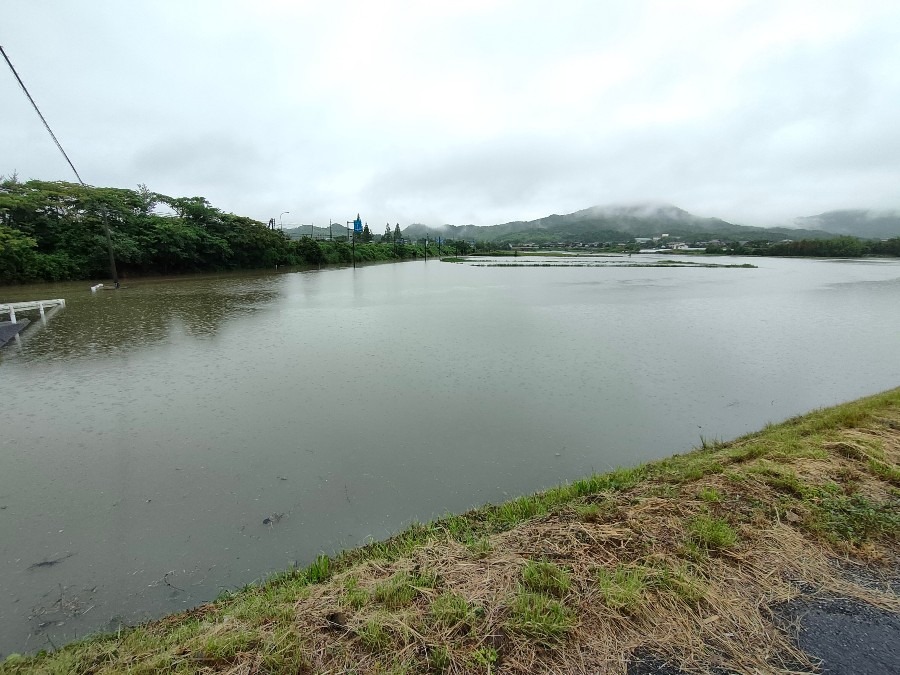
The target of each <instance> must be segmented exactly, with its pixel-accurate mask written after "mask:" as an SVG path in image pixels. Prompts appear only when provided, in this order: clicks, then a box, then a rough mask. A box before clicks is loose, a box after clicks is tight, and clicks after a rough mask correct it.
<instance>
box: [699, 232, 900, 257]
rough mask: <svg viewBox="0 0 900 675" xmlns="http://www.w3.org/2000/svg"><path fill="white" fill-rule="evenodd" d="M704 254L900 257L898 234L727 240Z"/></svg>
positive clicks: (899, 238) (709, 248)
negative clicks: (893, 236) (875, 238)
mask: <svg viewBox="0 0 900 675" xmlns="http://www.w3.org/2000/svg"><path fill="white" fill-rule="evenodd" d="M706 252H707V253H731V254H733V255H766V256H778V257H803V258H861V257H863V256H867V255H884V256H900V237H895V238H893V239H884V240H873V239H858V238H857V237H848V236H843V237H833V238H831V239H798V240H794V241H777V242H770V241H765V240H759V241H747V242H744V243H739V242H729V243H726V244H721V245H719V244H717V245H712V246H708V247H707V248H706Z"/></svg>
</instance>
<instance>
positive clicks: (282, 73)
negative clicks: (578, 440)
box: [0, 0, 900, 232]
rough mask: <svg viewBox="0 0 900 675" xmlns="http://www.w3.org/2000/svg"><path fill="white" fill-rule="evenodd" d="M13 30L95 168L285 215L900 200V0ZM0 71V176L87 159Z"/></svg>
mask: <svg viewBox="0 0 900 675" xmlns="http://www.w3.org/2000/svg"><path fill="white" fill-rule="evenodd" d="M0 45H2V46H3V47H4V49H5V50H6V53H7V55H8V56H9V58H10V60H11V61H12V63H13V65H14V66H15V67H16V69H17V71H18V72H19V75H20V77H21V78H22V79H23V81H24V82H25V85H26V86H27V87H28V89H29V91H30V93H31V95H32V96H33V97H34V99H35V101H36V102H37V104H38V105H39V106H40V108H41V110H42V112H43V113H44V116H45V117H46V118H47V120H48V122H49V123H50V125H51V127H52V128H53V130H54V131H55V133H56V135H57V137H58V138H59V140H60V142H61V143H62V145H63V147H64V148H65V149H66V151H67V153H68V154H69V156H70V158H71V159H72V161H73V162H74V164H75V167H76V168H77V169H78V171H79V173H80V174H81V176H82V178H83V179H84V180H85V182H86V183H88V184H91V185H98V186H99V185H102V186H115V187H124V188H134V187H136V186H137V185H138V184H145V185H147V186H148V187H149V188H150V189H151V190H154V191H156V192H161V193H164V194H167V195H170V196H174V197H182V196H188V197H190V196H203V197H206V198H207V199H208V200H209V201H210V202H211V203H212V204H213V205H214V206H216V207H218V208H220V209H222V210H223V211H227V212H232V213H237V214H240V215H247V216H250V217H253V218H256V219H258V220H261V221H263V222H265V221H267V220H268V219H269V218H271V217H275V218H276V219H279V218H280V219H281V221H282V222H283V223H284V225H285V227H288V226H295V225H300V224H306V225H308V224H310V223H314V224H315V225H327V224H328V221H329V219H331V220H333V221H335V222H342V223H344V222H346V221H347V220H350V219H352V218H353V217H355V215H356V214H357V213H359V214H360V215H361V217H362V219H363V220H364V221H366V222H368V223H369V224H370V227H372V229H373V230H374V231H376V232H380V231H381V227H382V225H381V224H382V223H388V222H389V223H391V224H394V223H400V225H401V227H405V226H406V225H408V224H410V223H413V222H417V223H424V224H426V225H430V226H439V225H441V224H445V223H449V224H454V225H463V224H475V225H492V224H495V223H502V222H508V221H512V220H531V219H535V218H540V217H542V216H546V215H549V214H552V213H558V214H563V213H571V212H573V211H577V210H580V209H584V208H588V207H590V206H595V205H607V204H629V203H634V202H644V201H653V202H667V203H671V204H675V205H677V206H679V207H681V208H683V209H686V210H688V211H690V212H692V213H694V214H697V215H700V216H708V217H712V216H715V217H720V218H724V219H725V220H729V221H731V222H735V223H740V224H748V225H782V224H790V223H791V222H792V219H793V218H795V217H798V216H808V215H813V214H818V213H821V212H823V211H828V210H832V209H840V208H872V209H900V2H897V1H896V0H886V1H882V0H846V1H842V2H837V1H832V0H814V1H803V0H797V1H794V0H773V1H771V2H761V1H747V2H739V1H735V2H732V1H729V0H679V1H675V0H629V1H628V2H622V1H620V0H615V1H612V0H587V1H584V2H581V1H574V0H555V1H554V2H547V1H546V0H543V1H540V2H532V1H530V0H448V1H444V0H432V1H428V0H418V1H413V0H410V1H408V2H401V1H399V0H368V1H353V0H346V1H342V0H330V1H328V2H325V1H315V2H311V1H302V0H249V1H243V0H216V1H213V0H154V1H152V2H151V1H149V0H145V1H134V0H132V1H129V2H122V0H80V1H79V2H71V1H65V0H29V1H28V2H9V3H6V4H5V6H4V8H3V11H2V19H0ZM0 66H2V69H4V72H0V175H7V176H9V175H10V174H12V173H13V172H15V173H16V174H17V175H18V177H19V178H20V179H22V180H27V179H31V178H39V179H43V180H74V175H73V174H72V173H71V170H70V169H69V167H68V165H67V164H66V163H65V160H64V159H63V158H62V156H61V155H60V154H59V152H58V150H57V149H56V146H55V145H54V144H53V142H52V140H51V139H50V137H49V135H48V134H47V132H46V130H45V129H44V127H43V125H42V124H41V122H40V119H39V118H38V117H37V115H36V114H35V112H34V110H33V109H32V108H31V107H30V104H29V103H28V101H27V99H26V98H25V96H24V94H23V93H22V91H21V89H20V88H19V86H18V84H17V83H16V81H15V79H14V78H13V76H12V73H11V72H10V71H9V69H8V67H7V66H6V64H5V63H0ZM283 212H288V213H286V214H283Z"/></svg>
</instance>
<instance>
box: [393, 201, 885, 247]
mask: <svg viewBox="0 0 900 675" xmlns="http://www.w3.org/2000/svg"><path fill="white" fill-rule="evenodd" d="M832 213H843V212H826V213H823V214H819V215H817V216H806V217H803V218H796V219H794V221H793V222H794V223H795V225H796V226H795V227H784V226H781V227H758V226H751V225H740V224H737V223H731V222H729V221H726V220H723V219H721V218H716V217H703V216H697V215H695V214H692V213H690V212H688V211H686V210H684V209H682V208H680V207H678V206H675V205H673V204H669V203H667V202H652V201H650V202H633V203H620V204H605V205H597V206H591V207H588V208H586V209H581V210H579V211H575V212H573V213H568V214H562V215H560V214H551V215H548V216H544V217H542V218H537V219H534V220H528V221H524V220H516V221H510V222H506V223H500V224H497V225H444V226H442V227H428V226H426V225H423V224H420V223H413V224H412V225H410V226H408V227H407V228H405V229H404V230H403V233H404V235H405V236H407V237H413V238H418V237H424V236H425V235H426V234H428V235H431V236H435V235H438V234H440V235H441V236H444V237H446V238H448V239H450V238H452V239H468V240H472V239H474V240H478V241H493V242H498V243H501V242H502V243H518V244H522V243H537V244H541V243H549V242H576V241H577V242H584V243H587V242H616V243H621V242H626V241H631V240H632V239H634V238H635V237H638V238H644V237H648V238H649V237H659V236H661V235H663V234H668V235H670V236H672V237H677V238H683V239H688V240H693V241H700V240H709V239H728V240H734V239H738V240H754V239H770V240H771V239H775V240H783V239H825V238H832V237H835V236H839V235H841V234H852V235H853V236H860V237H864V238H865V237H867V236H869V237H872V238H884V237H885V236H900V214H898V215H896V218H895V220H896V226H894V222H895V221H894V220H891V219H890V218H888V219H884V218H882V219H880V220H876V221H874V222H876V223H877V224H878V228H876V229H877V233H876V234H868V233H869V232H875V231H876V230H873V229H872V228H869V229H867V230H866V233H863V234H856V233H853V232H850V231H847V229H848V227H849V226H847V227H844V229H843V230H842V231H837V230H835V229H834V228H832V227H828V226H829V225H830V224H832V223H837V224H843V223H845V222H846V221H848V220H850V219H849V218H844V219H843V220H840V219H834V218H830V217H829V214H832ZM853 213H871V212H870V211H866V210H859V211H858V212H856V211H854V212H853ZM861 220H862V217H860V216H857V217H856V220H854V221H853V222H856V223H858V222H861ZM804 225H805V227H804ZM884 233H892V234H887V235H886V234H884Z"/></svg>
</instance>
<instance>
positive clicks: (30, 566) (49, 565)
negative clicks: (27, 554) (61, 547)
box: [28, 552, 75, 570]
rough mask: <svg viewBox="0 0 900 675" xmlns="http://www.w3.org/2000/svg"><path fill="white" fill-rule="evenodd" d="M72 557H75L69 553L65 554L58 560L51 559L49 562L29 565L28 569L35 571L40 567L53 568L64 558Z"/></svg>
mask: <svg viewBox="0 0 900 675" xmlns="http://www.w3.org/2000/svg"><path fill="white" fill-rule="evenodd" d="M73 555H75V554H74V553H71V552H70V553H66V554H65V555H61V556H60V557H58V558H52V559H50V560H41V561H40V562H36V563H32V564H31V565H29V566H28V569H30V570H36V569H38V568H40V567H53V566H54V565H58V564H59V563H61V562H62V561H63V560H65V559H66V558H71V557H72V556H73Z"/></svg>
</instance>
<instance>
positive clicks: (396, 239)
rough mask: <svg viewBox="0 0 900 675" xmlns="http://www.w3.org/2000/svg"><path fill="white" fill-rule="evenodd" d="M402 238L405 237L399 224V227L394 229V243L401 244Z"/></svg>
mask: <svg viewBox="0 0 900 675" xmlns="http://www.w3.org/2000/svg"><path fill="white" fill-rule="evenodd" d="M402 238H403V235H401V234H400V223H397V226H396V227H395V228H394V243H396V244H399V243H400V240H401V239H402Z"/></svg>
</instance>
